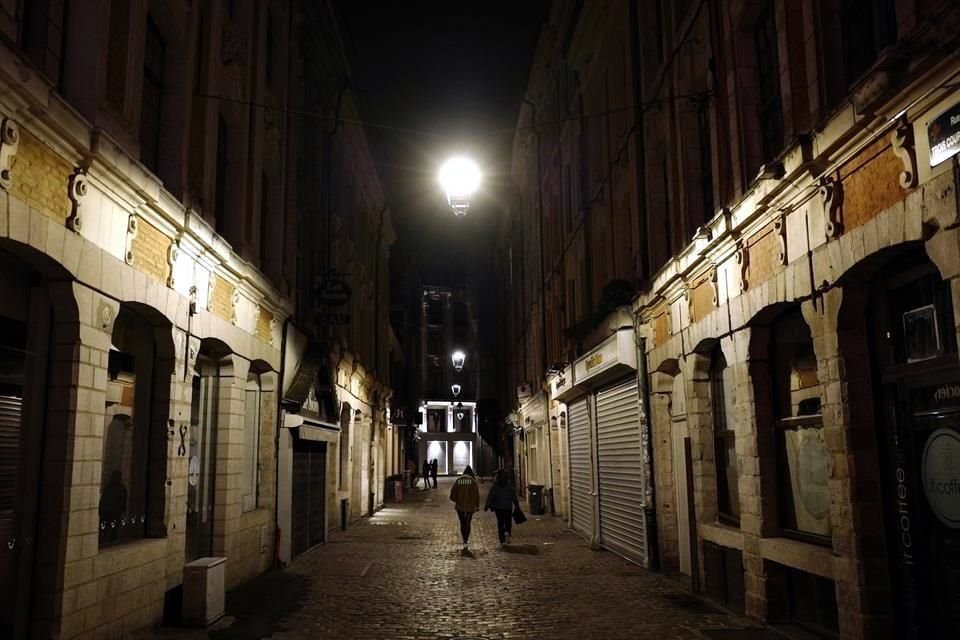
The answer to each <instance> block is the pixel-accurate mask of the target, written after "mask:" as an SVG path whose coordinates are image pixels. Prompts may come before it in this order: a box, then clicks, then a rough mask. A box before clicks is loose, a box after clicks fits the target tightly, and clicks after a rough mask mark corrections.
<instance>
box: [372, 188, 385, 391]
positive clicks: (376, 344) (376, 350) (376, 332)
mask: <svg viewBox="0 0 960 640" xmlns="http://www.w3.org/2000/svg"><path fill="white" fill-rule="evenodd" d="M386 214H387V205H383V208H382V209H380V224H379V225H378V226H377V244H376V246H374V249H373V250H374V252H375V254H374V257H373V372H374V375H376V376H377V378H379V377H380V326H379V325H380V242H381V241H382V240H383V221H384V218H385V217H386Z"/></svg>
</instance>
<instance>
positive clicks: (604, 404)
mask: <svg viewBox="0 0 960 640" xmlns="http://www.w3.org/2000/svg"><path fill="white" fill-rule="evenodd" d="M637 402H638V399H637V381H636V379H634V378H631V379H630V380H628V381H627V382H622V383H619V384H617V385H615V386H612V387H608V388H606V389H603V390H601V391H600V392H598V393H597V470H598V472H597V475H598V479H599V487H598V488H599V493H600V542H601V544H603V546H605V547H607V548H609V549H610V550H612V551H615V552H617V553H620V554H621V555H623V556H625V557H627V558H629V559H630V560H633V561H635V562H638V563H640V564H642V565H644V566H646V564H647V554H646V525H645V522H646V521H645V518H644V509H643V452H642V450H641V447H640V415H639V408H638V405H637Z"/></svg>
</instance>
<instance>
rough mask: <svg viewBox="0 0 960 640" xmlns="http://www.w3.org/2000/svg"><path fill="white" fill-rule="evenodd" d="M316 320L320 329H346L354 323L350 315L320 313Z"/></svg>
mask: <svg viewBox="0 0 960 640" xmlns="http://www.w3.org/2000/svg"><path fill="white" fill-rule="evenodd" d="M316 319H317V326H318V327H331V326H332V327H344V326H347V325H349V324H350V323H351V322H353V316H351V315H350V314H349V313H318V314H317V315H316Z"/></svg>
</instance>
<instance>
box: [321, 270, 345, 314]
mask: <svg viewBox="0 0 960 640" xmlns="http://www.w3.org/2000/svg"><path fill="white" fill-rule="evenodd" d="M345 275H346V274H343V273H331V274H330V275H328V276H326V277H324V278H323V279H321V280H319V281H318V282H317V288H316V290H315V292H314V293H315V295H316V299H317V304H318V305H322V306H327V307H342V306H343V305H345V304H347V303H348V302H350V298H352V297H353V291H352V290H351V289H350V285H348V284H347V283H346V282H345V281H344V279H343V278H344V276H345Z"/></svg>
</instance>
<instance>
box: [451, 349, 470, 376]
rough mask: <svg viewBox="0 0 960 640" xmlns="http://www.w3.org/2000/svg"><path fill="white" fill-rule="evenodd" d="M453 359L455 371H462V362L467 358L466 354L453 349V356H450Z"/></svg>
mask: <svg viewBox="0 0 960 640" xmlns="http://www.w3.org/2000/svg"><path fill="white" fill-rule="evenodd" d="M450 359H451V360H452V361H453V368H454V369H456V370H457V371H463V362H464V360H466V359H467V356H466V354H465V353H464V352H463V351H454V352H453V356H451V358H450Z"/></svg>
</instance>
